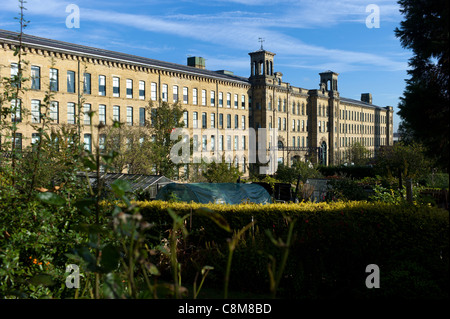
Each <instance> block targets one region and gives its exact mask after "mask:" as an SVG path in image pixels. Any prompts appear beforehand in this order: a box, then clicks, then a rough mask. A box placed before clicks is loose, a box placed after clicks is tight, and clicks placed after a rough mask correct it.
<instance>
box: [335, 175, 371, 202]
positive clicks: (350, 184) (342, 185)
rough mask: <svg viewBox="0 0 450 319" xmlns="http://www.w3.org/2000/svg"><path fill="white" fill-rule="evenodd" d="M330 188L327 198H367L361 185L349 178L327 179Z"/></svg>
mask: <svg viewBox="0 0 450 319" xmlns="http://www.w3.org/2000/svg"><path fill="white" fill-rule="evenodd" d="M328 186H330V190H329V191H328V192H327V196H328V200H331V199H333V200H367V199H368V194H367V192H366V191H365V190H364V188H363V187H362V185H361V184H360V183H359V182H357V181H355V180H353V179H350V178H339V179H331V180H329V181H328Z"/></svg>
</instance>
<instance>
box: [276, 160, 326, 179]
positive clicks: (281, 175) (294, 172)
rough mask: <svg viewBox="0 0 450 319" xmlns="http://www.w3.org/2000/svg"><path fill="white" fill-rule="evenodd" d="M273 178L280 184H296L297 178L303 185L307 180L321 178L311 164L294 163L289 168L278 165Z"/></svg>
mask: <svg viewBox="0 0 450 319" xmlns="http://www.w3.org/2000/svg"><path fill="white" fill-rule="evenodd" d="M275 176H276V178H277V179H278V180H279V181H281V182H284V183H291V184H293V183H296V182H297V179H298V177H299V176H300V177H301V181H302V182H304V183H305V182H306V180H307V179H308V178H321V177H322V174H321V173H320V172H319V171H318V170H317V169H316V168H315V167H314V166H313V165H312V163H311V162H302V161H295V162H294V163H293V164H292V166H291V167H288V166H285V165H283V164H279V165H278V169H277V172H276V175H275Z"/></svg>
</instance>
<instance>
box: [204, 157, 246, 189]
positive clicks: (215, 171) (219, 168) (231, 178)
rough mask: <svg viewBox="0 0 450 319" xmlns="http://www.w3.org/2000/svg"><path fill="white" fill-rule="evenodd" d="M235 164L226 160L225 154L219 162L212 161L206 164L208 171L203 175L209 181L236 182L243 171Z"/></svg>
mask: <svg viewBox="0 0 450 319" xmlns="http://www.w3.org/2000/svg"><path fill="white" fill-rule="evenodd" d="M234 164H235V163H234V162H233V163H227V162H225V156H222V161H220V162H219V163H216V162H215V161H212V162H211V163H209V164H206V165H205V167H206V171H205V172H204V173H203V176H204V177H205V178H206V180H207V181H208V182H209V183H236V181H237V180H238V178H239V177H240V176H242V173H241V172H240V171H239V168H237V167H236V165H234Z"/></svg>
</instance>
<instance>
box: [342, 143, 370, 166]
mask: <svg viewBox="0 0 450 319" xmlns="http://www.w3.org/2000/svg"><path fill="white" fill-rule="evenodd" d="M369 155H370V152H369V150H368V149H367V148H365V147H364V145H362V144H361V143H359V142H356V143H353V144H352V145H351V146H350V147H349V149H348V153H347V158H348V160H349V161H350V162H352V163H354V164H355V165H364V164H367V161H368V159H369Z"/></svg>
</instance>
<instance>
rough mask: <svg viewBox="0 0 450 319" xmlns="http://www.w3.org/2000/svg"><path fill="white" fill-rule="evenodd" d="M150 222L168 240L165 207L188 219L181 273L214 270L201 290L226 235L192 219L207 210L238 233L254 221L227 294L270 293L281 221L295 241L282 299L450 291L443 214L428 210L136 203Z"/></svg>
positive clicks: (223, 253)
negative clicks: (370, 282)
mask: <svg viewBox="0 0 450 319" xmlns="http://www.w3.org/2000/svg"><path fill="white" fill-rule="evenodd" d="M137 204H138V205H139V206H140V208H141V214H142V215H143V216H144V218H145V219H146V220H148V221H149V222H152V223H154V224H155V227H154V228H153V230H152V231H153V234H152V235H153V236H155V235H156V236H157V237H158V236H159V237H160V238H161V237H165V236H167V232H166V231H167V229H169V228H170V227H171V223H172V220H171V218H170V216H169V215H168V214H167V209H169V208H170V209H173V210H174V211H175V212H177V213H178V214H180V215H185V214H189V215H190V214H191V213H192V219H191V218H187V220H186V227H187V229H188V230H189V231H190V235H189V236H188V238H187V239H185V241H184V245H183V246H182V247H184V248H182V249H181V253H180V256H179V259H180V262H181V263H182V269H183V276H184V278H185V279H186V280H188V281H189V280H192V279H193V278H194V276H195V272H196V271H197V270H198V269H199V267H201V266H204V265H209V266H213V267H214V270H213V271H212V272H210V275H208V278H207V279H206V282H205V286H208V285H209V286H210V287H216V288H220V287H223V278H224V277H223V276H224V272H225V266H226V260H227V254H228V246H227V239H228V238H230V237H231V234H230V233H228V232H226V231H225V230H223V229H222V228H220V227H219V226H217V225H216V224H215V223H214V221H213V220H211V218H208V217H205V216H200V215H198V214H196V211H197V209H199V208H201V207H207V208H209V209H211V210H212V211H214V212H215V213H217V214H220V215H221V216H223V217H224V218H225V220H227V222H228V223H229V225H230V227H231V229H233V230H239V229H241V228H243V227H244V226H245V225H247V224H248V223H250V222H251V221H252V219H253V220H255V221H256V224H255V226H254V227H252V228H251V229H249V231H248V232H246V236H244V237H243V239H242V240H241V241H240V242H239V245H238V247H237V249H236V251H235V253H234V255H233V266H232V271H231V277H230V289H237V290H241V291H250V292H255V293H268V292H269V276H268V271H267V266H268V263H269V260H270V259H269V257H268V256H269V255H272V256H274V257H275V258H276V259H277V260H278V261H279V260H280V256H281V249H280V248H277V247H275V246H274V244H273V243H272V242H271V241H270V239H269V237H268V236H267V234H266V232H265V230H270V232H271V233H272V234H273V237H274V238H282V239H283V240H286V236H287V229H288V224H289V222H288V219H287V218H290V219H291V220H295V228H294V234H295V237H294V241H293V243H292V245H291V247H290V253H289V258H288V262H287V265H286V268H285V271H284V276H283V279H282V280H281V284H280V288H279V291H278V296H279V297H284V298H307V299H315V298H348V297H351V298H382V297H396V298H397V297H398V298H446V297H448V288H449V276H448V270H449V254H448V253H449V232H448V231H449V214H448V211H446V210H442V209H438V208H434V207H429V206H419V207H417V206H409V205H400V206H396V205H391V204H386V203H380V202H377V203H369V202H348V203H343V202H338V203H331V204H327V203H319V204H311V203H300V204H271V205H256V204H242V205H213V204H210V205H200V204H195V203H191V204H185V203H168V202H160V201H154V202H138V203H137ZM368 264H377V265H378V266H379V268H380V274H381V275H380V282H381V283H380V284H381V288H380V289H368V288H366V286H365V279H366V277H367V276H368V275H369V274H368V273H365V268H366V266H367V265H368Z"/></svg>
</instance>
